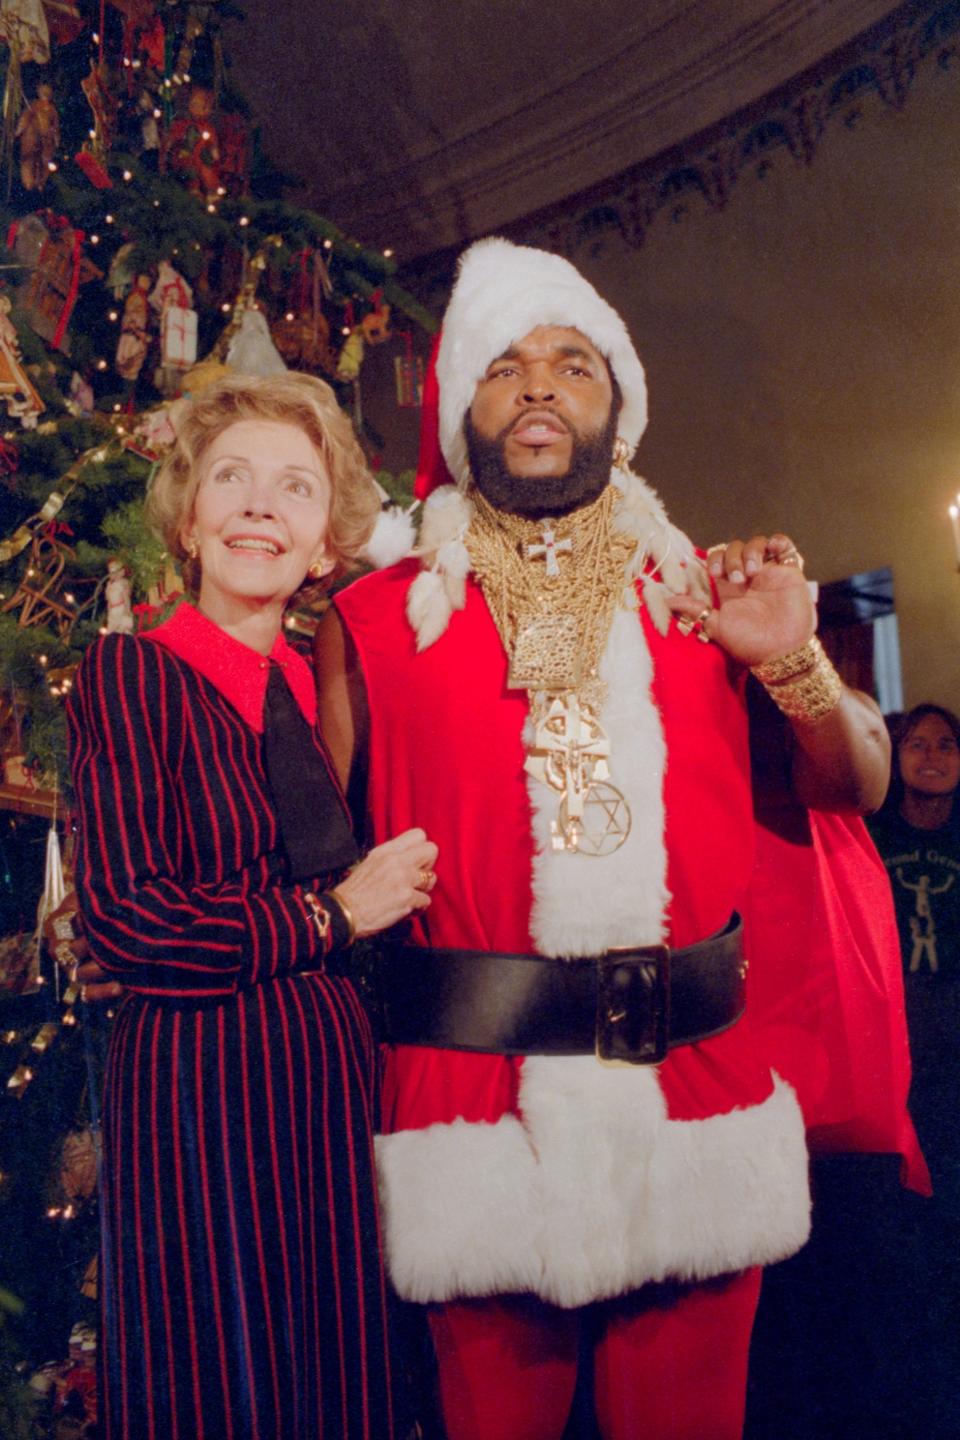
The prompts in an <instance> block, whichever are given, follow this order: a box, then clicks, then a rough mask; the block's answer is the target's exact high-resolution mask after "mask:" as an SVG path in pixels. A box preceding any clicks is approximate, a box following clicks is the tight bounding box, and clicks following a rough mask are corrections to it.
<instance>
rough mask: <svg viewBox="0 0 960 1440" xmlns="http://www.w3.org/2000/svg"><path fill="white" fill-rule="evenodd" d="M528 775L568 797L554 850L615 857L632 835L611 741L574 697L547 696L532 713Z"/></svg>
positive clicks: (554, 830) (555, 825)
mask: <svg viewBox="0 0 960 1440" xmlns="http://www.w3.org/2000/svg"><path fill="white" fill-rule="evenodd" d="M531 723H532V724H533V726H534V732H533V739H532V741H531V743H530V746H529V749H528V751H527V759H526V770H527V773H528V774H529V775H532V776H533V777H534V778H535V779H536V780H539V781H541V783H542V784H544V785H549V786H550V788H551V790H557V791H559V792H560V794H561V796H562V797H563V798H562V799H561V802H560V809H559V811H558V816H557V819H556V820H554V821H552V822H551V825H550V835H551V844H552V846H553V848H554V850H567V851H570V852H575V853H577V854H581V855H612V854H613V852H614V851H615V850H619V848H620V846H621V845H622V844H623V842H624V841H625V840H626V838H627V836H628V835H629V833H630V824H631V820H630V808H629V806H628V805H627V802H626V800H625V799H624V797H623V795H622V794H621V793H620V791H619V790H618V789H617V788H616V786H614V785H611V784H609V783H608V782H609V778H610V770H609V767H608V764H607V761H608V759H609V756H610V741H609V739H608V738H607V735H606V732H605V731H604V729H603V726H602V725H601V724H600V722H599V721H598V720H597V719H596V718H595V716H594V714H593V712H592V711H591V710H590V709H589V708H588V707H587V706H586V705H581V704H580V697H579V696H578V695H577V694H576V693H575V692H570V691H567V692H566V693H565V694H560V695H552V696H547V697H546V698H545V700H544V701H543V702H542V703H541V704H540V706H539V707H534V710H533V711H532V713H531Z"/></svg>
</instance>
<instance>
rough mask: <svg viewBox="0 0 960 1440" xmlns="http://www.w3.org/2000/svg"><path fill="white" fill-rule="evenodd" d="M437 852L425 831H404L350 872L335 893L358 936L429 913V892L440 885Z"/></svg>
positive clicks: (376, 849)
mask: <svg viewBox="0 0 960 1440" xmlns="http://www.w3.org/2000/svg"><path fill="white" fill-rule="evenodd" d="M437 853H438V852H437V847H436V845H434V843H433V841H432V840H428V839H427V836H426V832H425V831H423V830H405V831H404V832H403V834H402V835H395V836H394V838H393V839H392V840H387V841H386V842H385V843H384V844H383V845H378V846H377V847H376V848H375V849H373V850H371V851H370V853H369V855H367V856H365V857H364V859H363V860H361V861H360V864H359V865H358V866H357V867H356V868H355V869H354V870H351V872H350V874H349V875H348V876H347V878H346V880H342V881H341V882H340V884H339V885H338V886H337V887H336V889H335V890H334V891H333V892H332V894H333V895H335V896H336V895H342V896H343V902H344V904H345V905H346V906H347V908H348V909H349V911H350V914H351V915H352V916H353V920H354V924H355V925H356V927H357V936H358V937H359V936H361V935H375V934H376V933H377V931H378V930H386V929H387V927H388V926H390V925H395V924H396V923H397V921H398V920H403V919H405V918H406V916H408V915H409V914H410V913H411V911H413V910H426V908H427V906H428V905H429V904H430V894H429V892H430V891H431V890H432V889H433V887H434V885H435V884H436V883H437V877H436V875H435V874H434V873H433V867H434V865H435V864H436V859H437Z"/></svg>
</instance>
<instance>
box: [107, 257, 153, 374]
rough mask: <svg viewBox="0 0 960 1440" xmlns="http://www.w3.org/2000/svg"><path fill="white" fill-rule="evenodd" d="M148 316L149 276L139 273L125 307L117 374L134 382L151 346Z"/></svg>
mask: <svg viewBox="0 0 960 1440" xmlns="http://www.w3.org/2000/svg"><path fill="white" fill-rule="evenodd" d="M149 319H150V276H149V275H138V276H137V278H136V280H135V281H134V284H133V289H132V290H131V291H130V294H129V295H128V296H127V300H126V304H125V305H124V307H123V321H122V323H121V326H120V339H119V341H118V342H117V358H116V362H115V364H116V370H117V373H118V374H119V375H121V376H122V377H123V379H124V380H129V381H131V382H133V383H136V380H137V378H138V376H139V374H140V371H141V370H142V368H143V362H144V360H145V359H146V358H147V351H148V350H149V348H150V331H149Z"/></svg>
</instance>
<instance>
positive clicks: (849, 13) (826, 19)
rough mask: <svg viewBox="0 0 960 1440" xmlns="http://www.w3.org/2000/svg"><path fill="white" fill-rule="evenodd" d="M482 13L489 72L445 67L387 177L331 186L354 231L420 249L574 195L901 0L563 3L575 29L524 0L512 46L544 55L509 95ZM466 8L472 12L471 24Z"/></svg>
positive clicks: (491, 9) (341, 215) (765, 87)
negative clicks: (447, 71)
mask: <svg viewBox="0 0 960 1440" xmlns="http://www.w3.org/2000/svg"><path fill="white" fill-rule="evenodd" d="M415 8H416V7H415ZM428 8H429V7H428ZM484 8H485V9H486V14H487V17H488V18H487V21H486V25H485V30H486V34H485V35H483V36H482V37H481V36H478V37H477V39H478V40H479V41H480V44H481V46H482V47H483V48H485V49H486V52H487V53H486V58H485V59H484V62H483V64H484V69H483V70H478V71H477V73H476V74H475V75H473V76H472V77H469V76H466V75H465V76H464V77H463V78H462V80H461V82H460V85H459V86H458V78H457V77H456V76H449V77H447V76H442V75H441V76H438V82H439V83H438V84H437V85H436V88H435V91H434V93H433V95H432V96H422V95H421V96H418V98H417V101H416V105H417V120H418V123H417V128H416V130H415V131H411V130H410V128H409V127H408V126H407V125H405V124H404V119H405V117H404V116H403V115H402V114H401V115H400V117H399V119H398V122H397V123H396V124H395V125H394V127H393V136H394V137H395V139H396V140H397V141H399V142H400V143H399V144H398V145H396V147H392V146H390V145H388V146H387V147H385V150H384V153H383V161H384V162H385V163H383V165H382V172H381V173H380V174H376V173H373V174H371V172H370V171H369V169H366V170H365V172H364V173H363V174H362V175H359V176H358V175H357V174H356V173H354V174H353V175H349V176H347V177H345V178H344V179H343V180H339V181H337V182H335V183H334V184H333V185H332V186H328V189H327V192H326V195H325V204H326V206H327V208H328V211H329V212H330V213H332V214H334V215H336V216H337V217H338V220H339V221H340V222H341V223H342V224H343V225H344V226H346V227H347V228H349V229H350V230H351V232H352V233H357V234H360V235H362V236H364V237H367V238H369V237H371V236H376V237H388V238H389V243H390V244H391V245H392V246H393V247H394V249H395V250H397V251H398V253H401V254H403V255H407V256H409V255H413V254H416V253H422V252H423V251H425V250H434V249H438V248H442V247H444V246H447V245H450V244H456V243H462V242H463V241H465V240H468V239H471V238H473V237H474V236H476V235H481V234H484V233H486V232H488V231H490V230H492V229H496V228H500V227H502V226H504V225H506V224H509V223H510V222H512V221H515V220H517V219H518V218H520V217H521V216H523V215H527V214H529V213H530V212H531V210H541V209H542V208H544V206H547V205H550V204H554V203H557V202H562V201H563V200H564V198H565V197H566V196H568V195H570V194H571V193H577V192H578V191H581V190H583V189H585V188H587V187H588V186H591V185H594V184H596V183H598V182H602V181H605V180H607V179H608V178H609V177H611V176H613V175H616V174H618V173H620V172H622V171H623V170H625V169H626V168H627V167H628V166H631V165H635V164H637V163H638V162H641V161H643V160H646V159H649V158H650V157H652V156H653V155H656V154H660V153H662V152H663V151H664V150H666V149H668V148H670V147H672V146H676V145H677V144H679V143H681V142H682V141H684V140H685V139H686V138H687V137H688V136H689V135H691V134H694V133H698V132H701V131H703V130H705V129H707V128H709V127H710V126H712V125H715V124H716V123H717V122H718V121H720V120H722V119H723V118H724V117H725V116H726V115H729V114H730V112H731V111H732V110H735V109H740V108H741V107H743V106H744V105H749V104H751V103H753V102H755V101H757V100H758V99H760V97H762V96H763V95H766V94H768V93H769V92H770V91H771V90H774V89H776V88H777V87H779V86H780V85H782V84H783V83H784V82H786V81H788V80H790V79H791V77H793V76H794V75H796V74H797V73H798V71H802V70H805V69H806V68H807V67H809V66H810V65H812V64H814V63H816V62H818V61H819V60H821V58H822V57H823V56H824V55H825V54H828V53H830V52H832V51H835V50H837V49H838V48H839V47H840V46H842V45H844V44H846V43H848V42H849V41H850V39H851V38H852V37H854V36H856V35H858V34H861V33H862V32H863V31H864V30H865V29H867V28H868V27H869V26H871V25H873V24H875V23H876V22H877V21H878V20H879V19H881V18H882V17H884V16H886V15H888V14H889V12H890V9H891V5H890V0H820V3H812V0H739V3H738V4H736V5H730V4H729V0H698V3H696V4H689V3H677V0H659V3H648V4H645V5H642V6H640V5H632V4H631V5H628V6H625V5H623V4H622V3H620V0H618V3H614V4H611V3H609V0H602V3H599V4H597V3H596V0H595V3H594V4H593V5H592V6H591V7H590V8H591V12H594V11H595V12H597V13H596V14H595V15H594V14H591V21H590V22H589V24H585V23H584V19H583V11H584V7H583V6H582V0H578V3H577V4H576V5H575V6H573V7H566V8H569V9H570V14H569V15H568V17H567V26H566V31H563V29H562V28H559V27H557V26H556V25H555V23H554V18H553V17H552V18H551V20H550V22H547V21H546V20H545V18H544V15H543V11H542V10H541V8H540V7H539V6H531V7H515V17H516V16H517V13H518V15H519V21H520V22H521V23H519V24H518V23H517V18H514V21H513V24H514V27H515V31H514V44H515V45H519V46H520V47H521V48H522V49H523V48H525V49H526V50H527V51H528V52H529V54H530V55H531V58H532V59H533V60H534V61H535V63H534V64H532V65H527V66H525V67H524V68H523V69H522V70H521V72H520V77H519V78H520V79H521V81H522V82H525V83H521V85H520V86H519V88H517V87H516V85H513V86H511V88H510V89H508V90H507V91H506V92H505V91H504V89H503V88H502V87H503V85H504V83H505V82H506V81H508V80H509V79H510V78H511V77H510V70H509V66H508V65H505V63H504V58H503V56H502V54H500V53H499V51H498V42H497V39H496V38H495V37H494V36H493V35H492V34H491V33H490V32H491V30H492V28H493V26H494V25H495V24H496V23H497V22H496V15H497V11H498V8H499V7H498V5H497V4H495V3H494V4H490V3H489V0H488V3H487V5H486V7H482V6H481V7H480V13H481V14H482V12H483V10H484ZM556 8H557V11H559V12H563V10H564V8H565V7H563V6H558V7H556ZM470 11H471V7H467V8H466V9H465V10H464V11H463V12H462V19H463V23H464V24H467V25H468V24H469V23H470ZM474 14H476V10H475V8H474ZM625 14H626V15H628V16H629V17H630V18H629V19H627V18H625ZM614 19H615V20H616V23H609V22H611V21H613V20H614ZM574 20H576V23H574ZM604 20H607V21H608V24H607V26H606V27H604V25H603V21H604ZM598 22H599V23H598ZM504 23H505V17H504V16H501V20H500V25H501V27H502V26H503V24H504ZM485 72H487V73H486V76H485ZM530 76H532V77H533V78H532V79H531V78H529V77H530ZM485 78H486V83H484V79H485ZM464 82H465V83H464ZM471 86H472V88H471ZM458 92H459V93H458ZM451 102H453V105H452V108H451ZM424 120H429V122H430V123H429V124H423V123H422V122H423V121H424ZM348 154H349V149H348Z"/></svg>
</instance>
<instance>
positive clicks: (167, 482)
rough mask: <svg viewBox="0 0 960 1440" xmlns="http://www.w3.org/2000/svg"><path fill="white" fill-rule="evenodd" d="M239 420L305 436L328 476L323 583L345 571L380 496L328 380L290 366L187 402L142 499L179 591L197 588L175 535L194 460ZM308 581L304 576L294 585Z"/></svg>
mask: <svg viewBox="0 0 960 1440" xmlns="http://www.w3.org/2000/svg"><path fill="white" fill-rule="evenodd" d="M241 420H271V421H277V422H280V423H282V424H285V425H296V426H297V427H298V428H299V429H301V430H303V432H304V433H305V434H306V436H307V437H308V439H309V440H310V441H311V443H312V445H313V446H314V449H315V450H316V452H317V454H318V455H319V457H320V459H321V461H322V464H323V468H324V472H325V473H326V475H327V478H328V479H329V481H330V492H331V494H330V519H329V522H328V526H327V551H328V554H329V555H330V557H331V558H332V559H333V561H334V568H333V570H332V571H331V572H330V574H329V575H328V576H327V577H326V583H329V582H330V580H332V579H335V578H336V577H337V576H338V575H342V574H344V572H345V571H347V570H350V569H352V568H353V567H354V566H355V565H356V564H357V561H358V559H359V557H360V552H361V551H362V550H363V547H364V546H365V545H366V543H367V541H368V540H369V539H370V536H371V534H372V532H373V527H374V525H375V523H376V519H377V514H378V512H379V509H380V496H379V493H378V491H377V488H376V486H375V485H374V482H373V479H372V477H371V475H370V472H369V470H368V469H367V464H366V461H365V459H364V457H363V451H362V450H361V449H360V445H359V443H358V441H357V437H356V435H355V434H354V431H353V426H352V425H351V423H350V420H349V418H348V416H347V415H345V414H344V412H343V411H342V410H341V409H340V407H339V405H338V404H337V401H336V397H335V396H334V393H333V391H332V390H331V388H330V386H329V385H327V384H325V383H324V381H323V380H318V379H316V378H315V377H314V376H313V375H299V374H294V373H293V372H288V373H287V374H285V375H273V376H270V377H269V378H266V379H261V378H260V377H258V376H255V375H231V376H229V377H227V378H226V379H223V380H218V381H217V382H216V383H215V384H213V385H211V386H210V388H209V389H207V390H204V391H203V393H202V394H201V395H199V396H198V397H197V398H196V400H194V401H192V402H191V405H190V408H189V410H188V411H187V413H186V414H185V415H184V417H183V419H182V420H181V421H180V422H179V424H178V425H177V427H176V429H177V438H176V441H175V443H174V445H173V448H172V449H171V451H170V453H169V454H168V455H167V456H166V457H165V459H164V460H163V462H162V464H161V466H160V469H159V470H158V472H157V475H156V478H155V479H154V482H153V485H152V486H151V488H150V493H149V495H148V497H147V519H148V521H149V523H150V524H151V525H152V527H153V529H154V530H156V532H157V533H158V535H159V536H160V538H161V539H162V541H163V543H164V544H165V545H166V547H167V550H168V551H169V553H170V554H171V555H172V556H173V557H174V559H176V560H177V561H179V563H180V568H181V573H182V574H183V580H184V584H185V585H186V587H187V589H188V590H189V591H190V593H191V594H196V592H197V590H198V589H199V587H200V566H199V564H198V563H197V561H196V560H194V559H192V558H191V557H190V556H189V555H188V553H187V551H186V549H185V547H184V544H183V539H182V531H183V529H184V527H185V525H186V524H187V523H188V522H189V520H190V516H191V514H192V511H193V502H194V498H195V496H196V493H197V485H198V484H199V480H200V473H199V472H200V462H201V460H202V459H203V456H204V454H205V453H206V451H207V450H208V449H209V447H210V446H211V445H212V444H213V442H214V441H215V440H216V438H217V436H218V435H221V434H222V433H223V431H224V430H226V429H228V428H229V427H230V426H231V425H235V424H237V422H238V421H241ZM315 583H316V582H315V581H314V580H312V578H307V579H305V580H304V582H303V585H302V586H301V587H300V588H301V591H303V590H304V589H306V588H308V587H310V586H312V585H313V584H315ZM298 593H300V592H298Z"/></svg>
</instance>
